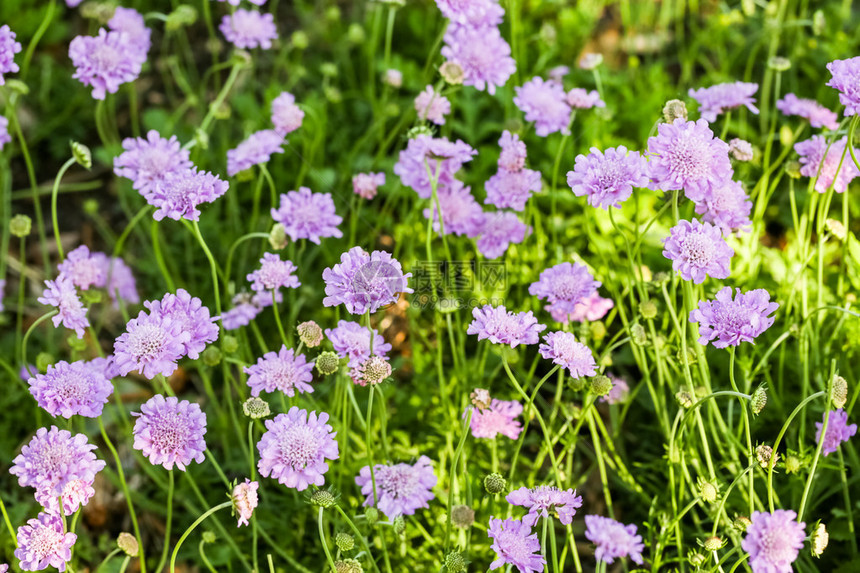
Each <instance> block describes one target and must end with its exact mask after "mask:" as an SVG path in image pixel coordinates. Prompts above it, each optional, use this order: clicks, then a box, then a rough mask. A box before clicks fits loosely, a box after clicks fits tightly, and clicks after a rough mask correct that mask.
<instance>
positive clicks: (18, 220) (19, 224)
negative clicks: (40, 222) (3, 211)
mask: <svg viewBox="0 0 860 573" xmlns="http://www.w3.org/2000/svg"><path fill="white" fill-rule="evenodd" d="M32 229H33V221H32V220H31V219H30V217H28V216H27V215H15V216H14V217H12V220H11V221H9V232H10V233H12V234H13V235H15V236H16V237H18V238H19V239H23V238H24V237H26V236H27V235H29V234H30V231H31V230H32Z"/></svg>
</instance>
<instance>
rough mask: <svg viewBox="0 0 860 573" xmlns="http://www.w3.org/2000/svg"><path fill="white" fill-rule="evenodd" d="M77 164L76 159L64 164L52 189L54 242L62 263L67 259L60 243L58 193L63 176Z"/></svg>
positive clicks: (70, 159)
mask: <svg viewBox="0 0 860 573" xmlns="http://www.w3.org/2000/svg"><path fill="white" fill-rule="evenodd" d="M75 163H77V161H76V160H75V158H74V157H70V158H69V159H68V160H67V161H66V162H65V163H63V166H62V167H60V171H59V172H58V173H57V177H56V178H55V179H54V187H53V188H52V189H51V223H53V225H54V240H55V241H56V242H57V253H59V256H60V261H61V262H62V260H63V259H65V255H64V254H63V244H62V243H61V242H60V225H59V223H58V222H57V192H58V191H59V189H60V181H62V179H63V175H65V174H66V171H68V170H69V167H71V166H72V165H74V164H75Z"/></svg>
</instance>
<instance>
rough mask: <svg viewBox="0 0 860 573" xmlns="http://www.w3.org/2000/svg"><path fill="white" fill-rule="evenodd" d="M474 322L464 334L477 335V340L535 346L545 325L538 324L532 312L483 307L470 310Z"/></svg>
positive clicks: (512, 345) (499, 307) (515, 345)
mask: <svg viewBox="0 0 860 573" xmlns="http://www.w3.org/2000/svg"><path fill="white" fill-rule="evenodd" d="M472 317H473V318H474V320H473V321H472V322H471V324H469V328H468V329H467V330H466V334H477V335H478V340H484V339H485V338H486V339H487V340H489V341H490V342H492V343H493V344H509V345H510V346H511V348H516V347H517V345H518V344H537V343H538V335H539V334H540V333H541V332H542V331H544V330H545V329H546V325H544V324H538V321H537V319H536V318H535V316H534V314H533V313H532V311H528V312H519V313H513V312H511V311H508V310H507V309H506V308H505V307H504V306H497V307H493V306H490V305H484V306H482V307H481V308H473V309H472Z"/></svg>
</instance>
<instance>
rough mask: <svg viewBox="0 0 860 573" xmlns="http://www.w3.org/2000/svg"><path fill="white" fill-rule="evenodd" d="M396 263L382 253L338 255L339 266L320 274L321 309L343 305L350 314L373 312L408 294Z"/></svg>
mask: <svg viewBox="0 0 860 573" xmlns="http://www.w3.org/2000/svg"><path fill="white" fill-rule="evenodd" d="M411 276H412V273H406V274H405V275H404V274H403V268H402V267H401V266H400V262H399V261H398V260H397V259H395V258H394V257H392V256H391V255H390V254H389V253H386V252H385V251H373V252H372V253H370V254H367V252H366V251H365V250H364V249H362V248H361V247H353V248H351V249H350V250H348V251H347V252H345V253H343V254H342V255H341V256H340V264H336V265H334V266H333V267H331V268H327V269H325V270H324V271H323V275H322V278H323V280H324V281H325V294H326V297H325V298H324V299H323V305H324V306H337V305H338V304H343V305H344V306H346V309H347V310H348V311H349V312H350V313H352V314H365V313H367V312H370V313H374V312H376V311H377V310H379V309H380V308H381V307H383V306H385V305H388V304H393V303H395V302H397V299H398V298H399V297H400V294H401V293H411V292H412V289H411V288H409V285H408V279H409V277H411Z"/></svg>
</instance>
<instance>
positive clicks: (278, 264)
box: [247, 253, 302, 292]
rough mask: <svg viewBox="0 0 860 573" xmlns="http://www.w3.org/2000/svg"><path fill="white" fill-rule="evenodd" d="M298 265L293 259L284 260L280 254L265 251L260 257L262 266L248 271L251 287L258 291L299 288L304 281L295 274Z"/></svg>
mask: <svg viewBox="0 0 860 573" xmlns="http://www.w3.org/2000/svg"><path fill="white" fill-rule="evenodd" d="M295 270H296V266H295V265H294V264H293V263H292V261H282V260H281V257H280V255H276V254H274V253H264V254H263V258H262V259H260V268H259V269H256V270H255V271H254V272H252V273H248V276H247V279H248V280H249V281H251V289H252V290H254V291H257V292H268V291H272V290H277V289H279V288H281V287H284V288H298V287H300V286H301V284H302V283H300V282H299V279H298V278H296V276H295V275H293V272H294V271H295Z"/></svg>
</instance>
